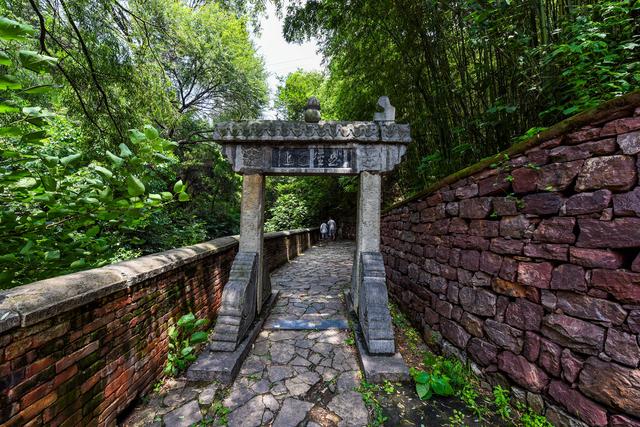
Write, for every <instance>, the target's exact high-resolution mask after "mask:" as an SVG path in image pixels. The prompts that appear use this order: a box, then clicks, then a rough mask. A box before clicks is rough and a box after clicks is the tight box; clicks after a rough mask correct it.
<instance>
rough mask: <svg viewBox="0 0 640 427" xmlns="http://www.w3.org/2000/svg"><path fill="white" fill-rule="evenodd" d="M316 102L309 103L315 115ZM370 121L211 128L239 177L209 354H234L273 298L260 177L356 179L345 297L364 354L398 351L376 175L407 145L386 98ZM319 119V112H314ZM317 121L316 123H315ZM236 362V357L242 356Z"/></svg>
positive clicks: (268, 122)
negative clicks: (234, 233)
mask: <svg viewBox="0 0 640 427" xmlns="http://www.w3.org/2000/svg"><path fill="white" fill-rule="evenodd" d="M315 104H317V101H315V102H312V100H310V103H309V104H308V108H309V109H311V110H313V106H314V105H315ZM378 105H379V106H380V107H382V108H383V109H384V112H380V113H376V114H375V116H374V120H373V121H370V122H365V121H360V122H320V121H319V111H307V112H306V113H311V114H305V117H307V118H308V119H309V118H310V119H311V120H312V121H311V122H309V121H307V122H291V121H278V120H273V121H271V120H260V121H246V122H227V123H221V124H218V125H216V127H215V129H214V131H213V137H212V139H213V140H214V141H216V142H218V143H220V144H221V145H222V147H223V150H224V154H225V156H226V158H227V159H228V161H229V162H230V163H231V165H232V167H233V170H234V171H235V172H237V173H239V174H242V175H243V177H244V179H243V187H242V204H241V219H240V245H239V252H238V254H237V255H236V258H235V261H234V263H233V267H232V269H231V273H230V277H229V281H228V283H227V285H226V286H225V288H224V291H223V297H222V304H221V307H220V312H219V316H218V320H217V323H216V325H215V328H214V331H213V342H212V344H211V350H212V351H215V352H236V353H237V352H238V347H239V346H240V345H241V343H242V341H243V340H245V337H246V335H247V333H248V331H249V328H250V327H251V325H252V323H253V322H254V320H255V319H256V316H259V315H260V313H261V312H262V310H263V307H264V305H265V304H266V303H267V301H268V300H269V298H270V297H271V283H270V278H269V274H268V272H267V271H266V270H265V269H264V267H263V252H264V246H263V225H264V193H265V176H267V175H294V176H295V175H359V183H360V187H359V188H360V189H359V195H358V212H357V231H356V252H355V258H354V263H353V273H352V283H351V292H350V298H351V302H352V306H353V309H354V310H355V312H356V313H357V317H358V321H359V326H360V331H361V333H362V336H363V341H364V343H365V345H366V349H365V350H366V351H367V352H368V353H369V354H371V355H374V356H392V355H394V353H395V352H396V349H395V343H394V335H393V327H392V323H391V315H390V313H389V309H388V297H387V288H386V280H385V271H384V263H383V259H382V255H381V254H380V203H381V185H382V174H384V173H386V172H390V171H392V170H393V169H394V168H395V166H396V165H398V164H399V163H400V161H401V159H402V157H403V155H404V154H405V152H406V145H407V144H408V143H409V142H410V141H411V135H410V128H409V125H407V124H397V123H395V108H394V107H393V106H391V104H390V103H389V99H388V98H387V97H381V98H380V99H379V100H378ZM315 113H318V114H315ZM314 118H315V119H317V120H314ZM240 357H241V356H240Z"/></svg>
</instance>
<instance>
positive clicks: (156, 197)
mask: <svg viewBox="0 0 640 427" xmlns="http://www.w3.org/2000/svg"><path fill="white" fill-rule="evenodd" d="M149 198H150V199H151V200H154V201H161V200H162V196H161V195H159V194H155V193H152V194H149Z"/></svg>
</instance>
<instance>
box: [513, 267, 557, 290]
mask: <svg viewBox="0 0 640 427" xmlns="http://www.w3.org/2000/svg"><path fill="white" fill-rule="evenodd" d="M552 271H553V265H552V264H551V263H548V262H520V263H518V282H520V283H522V284H523V285H526V286H534V287H536V288H540V289H548V288H549V284H550V283H551V272H552Z"/></svg>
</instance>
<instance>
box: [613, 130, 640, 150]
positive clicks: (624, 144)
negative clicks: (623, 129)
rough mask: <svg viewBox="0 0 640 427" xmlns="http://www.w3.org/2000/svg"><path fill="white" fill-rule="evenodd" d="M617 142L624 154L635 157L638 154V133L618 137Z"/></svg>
mask: <svg viewBox="0 0 640 427" xmlns="http://www.w3.org/2000/svg"><path fill="white" fill-rule="evenodd" d="M617 142H618V145H619V146H620V149H621V150H622V152H623V153H624V154H628V155H635V154H638V153H640V132H630V133H625V134H623V135H618V139H617Z"/></svg>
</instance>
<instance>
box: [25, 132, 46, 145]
mask: <svg viewBox="0 0 640 427" xmlns="http://www.w3.org/2000/svg"><path fill="white" fill-rule="evenodd" d="M46 137H47V131H46V130H39V131H36V132H29V133H27V134H25V135H22V138H20V140H21V141H22V142H30V143H34V142H39V141H42V140H43V139H45V138H46Z"/></svg>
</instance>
